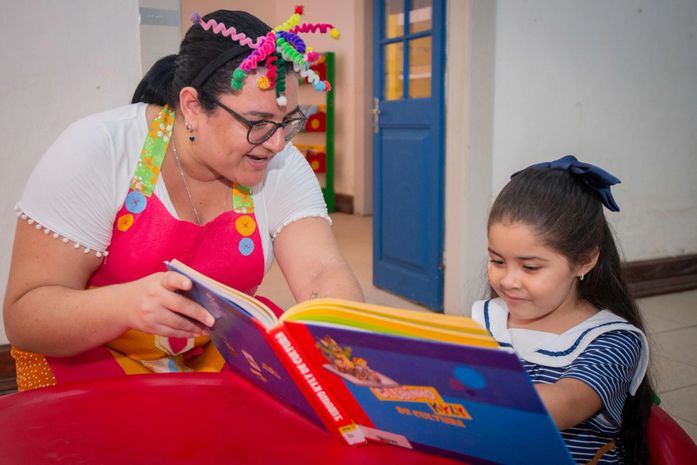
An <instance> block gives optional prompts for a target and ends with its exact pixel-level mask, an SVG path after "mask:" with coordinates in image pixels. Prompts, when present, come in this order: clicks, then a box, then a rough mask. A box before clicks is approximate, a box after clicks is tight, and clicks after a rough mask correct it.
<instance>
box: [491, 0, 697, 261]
mask: <svg viewBox="0 0 697 465" xmlns="http://www.w3.org/2000/svg"><path fill="white" fill-rule="evenodd" d="M496 23H497V24H496V29H497V35H496V79H495V104H494V115H495V116H494V148H493V161H494V169H493V180H494V191H495V192H496V191H498V190H499V188H500V187H502V185H503V183H504V182H505V180H506V178H507V176H508V175H509V174H510V173H512V172H514V171H515V170H517V169H519V168H520V167H522V166H525V165H526V164H527V163H531V162H534V161H537V160H547V159H552V158H554V157H556V156H557V155H564V154H567V153H570V154H576V155H577V156H578V157H579V158H580V159H583V160H586V161H589V162H592V163H597V164H599V165H600V166H602V167H605V168H607V170H608V171H610V172H611V173H613V174H615V175H616V176H617V177H619V178H620V179H621V180H622V181H623V183H622V184H620V185H619V186H617V187H616V188H613V193H614V195H615V198H616V199H617V202H618V204H619V205H620V208H621V210H622V211H621V212H620V213H618V214H608V215H607V217H608V219H609V220H610V221H611V223H612V225H613V226H614V227H615V229H616V231H617V233H618V235H619V239H620V242H621V244H622V248H623V249H624V252H625V258H626V259H627V260H639V259H648V258H656V257H665V256H674V255H680V254H685V253H695V252H697V233H696V232H697V182H696V181H695V180H696V179H697V2H695V1H694V0H664V1H661V2H655V1H651V0H643V1H638V0H615V1H611V2H608V1H605V0H594V1H583V2H578V1H572V0H568V1H551V0H535V1H527V2H521V1H513V2H511V1H502V2H498V11H497V21H496Z"/></svg>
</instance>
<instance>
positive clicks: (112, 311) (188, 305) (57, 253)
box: [3, 219, 213, 357]
mask: <svg viewBox="0 0 697 465" xmlns="http://www.w3.org/2000/svg"><path fill="white" fill-rule="evenodd" d="M101 260H102V259H100V258H97V257H96V256H95V255H94V253H83V252H82V251H80V250H76V249H75V248H73V247H71V246H68V245H66V244H64V243H63V242H62V241H60V240H55V239H53V238H52V237H51V236H50V235H46V234H43V231H41V230H37V229H35V228H34V227H33V226H31V225H29V224H27V223H26V222H25V221H23V220H21V219H20V220H18V222H17V228H16V233H15V240H14V248H13V252H12V264H11V266H10V274H9V280H8V284H7V292H6V294H5V302H4V308H3V310H4V311H3V316H4V322H5V331H6V333H7V337H8V339H9V340H10V342H11V343H12V344H13V345H14V346H16V347H17V348H19V349H22V350H26V351H31V352H39V353H42V354H45V355H51V356H56V357H61V356H70V355H75V354H78V353H80V352H83V351H85V350H88V349H91V348H94V347H97V346H99V345H102V344H105V343H106V342H109V341H111V340H113V339H115V338H116V337H118V336H120V335H121V334H123V333H124V332H125V331H127V330H128V329H130V328H134V329H139V330H141V331H144V332H148V333H152V334H158V335H161V336H175V337H195V336H199V335H201V334H202V333H205V332H206V329H205V328H206V325H207V326H211V325H212V324H213V318H212V316H211V315H210V314H209V313H208V312H207V311H206V310H205V309H203V307H201V306H199V305H198V304H196V303H194V302H193V301H191V300H189V299H187V298H185V297H183V296H181V295H179V294H177V293H176V292H175V291H177V290H187V289H189V288H190V287H191V282H190V280H189V279H188V278H185V277H184V276H181V275H180V274H178V273H174V272H162V273H155V274H153V275H150V276H147V277H145V278H143V279H140V280H137V281H133V282H130V283H124V284H118V285H112V286H104V287H101V288H95V289H88V290H86V289H85V286H86V285H87V282H88V280H89V277H90V276H91V275H92V274H93V273H94V272H95V270H96V269H97V268H98V267H99V265H100V264H101Z"/></svg>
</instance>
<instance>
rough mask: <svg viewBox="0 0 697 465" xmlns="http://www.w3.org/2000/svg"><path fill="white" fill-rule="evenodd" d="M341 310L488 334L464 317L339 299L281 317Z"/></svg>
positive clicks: (320, 301) (313, 302) (307, 304)
mask: <svg viewBox="0 0 697 465" xmlns="http://www.w3.org/2000/svg"><path fill="white" fill-rule="evenodd" d="M337 308H338V309H342V310H345V311H352V312H357V313H361V314H371V315H377V316H381V317H383V318H390V319H394V320H400V321H407V322H411V323H414V324H418V325H423V326H426V327H429V328H442V329H446V330H451V331H470V332H473V333H479V334H482V335H485V336H488V335H489V333H488V332H487V330H486V329H484V328H483V327H482V326H481V325H480V324H479V323H477V322H476V321H474V320H472V319H471V318H467V317H464V316H455V315H445V314H442V313H430V312H419V311H415V310H405V309H400V308H392V307H383V306H380V305H373V304H368V303H364V302H353V301H350V300H340V299H316V300H308V301H306V302H303V303H301V304H298V305H295V306H294V307H293V308H291V309H290V310H288V311H287V312H286V313H285V314H284V315H283V317H282V319H283V318H295V315H297V314H302V313H304V312H306V311H307V310H308V309H326V310H327V311H332V310H333V309H337Z"/></svg>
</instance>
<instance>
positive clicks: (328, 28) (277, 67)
mask: <svg viewBox="0 0 697 465" xmlns="http://www.w3.org/2000/svg"><path fill="white" fill-rule="evenodd" d="M303 10H304V8H303V6H302V5H298V6H296V7H295V13H294V14H293V15H292V16H291V17H290V18H288V20H287V21H286V22H285V23H283V24H281V25H280V26H277V27H275V28H273V29H272V30H271V31H270V32H269V33H268V34H266V35H265V36H261V37H257V38H256V39H251V38H249V37H247V36H246V35H245V34H244V33H243V32H237V29H235V28H234V27H227V26H225V25H224V24H223V23H219V22H217V21H216V20H214V19H209V20H208V21H204V20H203V18H201V15H199V14H198V13H194V14H192V15H191V22H192V23H194V24H198V25H200V26H201V27H202V28H204V29H205V30H206V31H209V30H211V31H212V32H213V33H215V34H221V35H223V36H225V37H229V38H230V40H232V41H234V42H238V43H239V44H240V45H243V46H247V47H249V48H251V49H252V50H254V51H253V52H252V53H251V54H250V55H249V56H248V57H247V58H246V59H245V60H244V61H243V62H242V63H241V64H240V65H239V66H238V67H237V69H235V71H234V72H233V74H232V80H231V81H230V86H231V87H232V88H233V89H234V90H240V89H242V86H243V85H244V81H245V79H246V78H247V75H248V74H250V73H251V72H253V71H254V70H256V69H257V68H258V67H259V66H264V67H266V74H264V75H262V76H259V77H258V78H257V86H258V87H259V89H262V90H268V89H272V88H274V89H275V90H276V101H277V102H278V104H279V105H280V106H286V103H287V100H286V96H285V90H286V73H285V71H286V65H287V64H288V63H292V65H293V69H294V70H295V71H296V72H297V73H299V74H300V75H301V76H302V77H303V78H305V80H306V81H307V82H308V84H311V85H312V86H313V87H314V88H315V90H317V91H320V92H328V91H329V90H330V89H331V85H330V84H329V82H328V81H322V80H321V79H320V77H319V75H318V74H317V73H315V72H314V71H313V70H312V69H310V66H311V65H313V64H315V63H317V62H318V61H319V59H320V55H319V53H317V52H316V51H315V50H314V49H312V48H311V47H308V46H306V45H305V42H304V41H303V39H301V38H300V36H299V35H298V34H299V33H301V32H302V33H308V32H311V33H316V32H318V31H319V32H320V33H321V34H326V33H327V32H329V35H330V36H331V37H332V38H333V39H338V38H339V31H338V30H337V29H335V28H334V26H333V25H331V24H310V23H302V24H301V23H300V20H301V17H302V14H303ZM236 54H237V53H235V55H236ZM233 57H234V55H232V56H228V54H226V53H224V54H222V55H221V56H220V57H218V59H216V60H213V62H211V63H209V65H208V66H206V68H204V70H202V71H201V73H199V77H201V76H203V78H201V79H199V78H197V79H196V80H195V81H194V82H193V83H192V86H194V87H196V86H197V84H201V83H202V82H199V81H203V80H205V78H207V77H208V76H209V75H210V74H211V73H212V72H213V71H214V70H215V69H216V68H218V67H219V66H222V65H223V64H224V63H225V62H227V61H228V60H230V59H231V58H233ZM209 68H211V69H209Z"/></svg>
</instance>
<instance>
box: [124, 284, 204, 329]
mask: <svg viewBox="0 0 697 465" xmlns="http://www.w3.org/2000/svg"><path fill="white" fill-rule="evenodd" d="M191 285H192V284H191V280H190V279H189V278H187V277H186V276H183V275H181V274H179V273H176V272H174V271H166V272H161V273H155V274H151V275H149V276H146V277H145V278H141V279H139V280H137V281H133V282H131V283H126V284H123V285H122V286H124V287H128V289H127V290H126V289H123V292H126V293H127V294H126V295H127V296H128V297H127V300H128V306H127V312H126V314H127V317H126V318H127V322H126V323H127V324H128V326H129V327H130V328H133V329H137V330H140V331H143V332H145V333H149V334H155V335H158V336H164V337H183V338H192V337H198V336H202V335H205V336H207V335H209V334H210V331H209V330H208V328H210V327H211V326H213V323H214V322H215V320H214V318H213V316H212V315H211V314H210V313H208V311H206V309H204V308H203V307H202V306H201V305H199V304H198V303H196V302H194V301H193V300H191V299H188V298H186V297H184V296H182V295H180V294H178V293H177V292H176V291H188V290H189V289H191Z"/></svg>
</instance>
